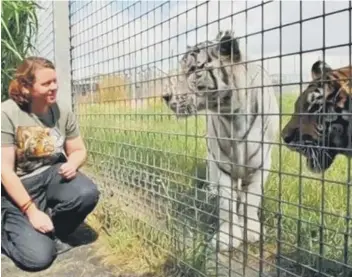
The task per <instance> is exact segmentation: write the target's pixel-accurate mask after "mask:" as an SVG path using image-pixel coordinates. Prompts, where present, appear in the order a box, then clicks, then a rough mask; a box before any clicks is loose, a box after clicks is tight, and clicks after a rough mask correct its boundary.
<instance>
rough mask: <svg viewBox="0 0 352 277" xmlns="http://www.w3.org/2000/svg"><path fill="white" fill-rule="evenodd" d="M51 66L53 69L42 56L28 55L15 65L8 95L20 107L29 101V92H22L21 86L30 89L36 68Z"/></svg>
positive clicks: (49, 62) (51, 64) (51, 65)
mask: <svg viewBox="0 0 352 277" xmlns="http://www.w3.org/2000/svg"><path fill="white" fill-rule="evenodd" d="M42 68H51V69H54V70H55V66H54V64H53V63H52V62H51V61H50V60H48V59H45V58H43V57H35V56H32V57H28V58H25V59H24V60H23V62H22V63H21V64H20V65H19V66H18V67H17V70H16V73H15V78H14V79H13V80H12V81H11V82H10V85H9V97H10V98H11V99H12V100H13V101H15V102H16V103H17V105H19V106H20V107H22V108H25V107H26V106H28V104H29V103H30V99H31V97H30V94H29V93H26V92H24V90H23V88H24V87H25V88H27V89H31V88H32V86H33V84H34V83H35V72H36V70H38V69H42Z"/></svg>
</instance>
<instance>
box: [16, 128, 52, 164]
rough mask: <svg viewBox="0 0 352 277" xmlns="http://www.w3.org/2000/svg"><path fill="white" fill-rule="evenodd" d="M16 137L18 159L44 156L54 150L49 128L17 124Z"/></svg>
mask: <svg viewBox="0 0 352 277" xmlns="http://www.w3.org/2000/svg"><path fill="white" fill-rule="evenodd" d="M16 139H17V155H18V158H19V159H20V160H22V159H37V158H44V157H47V156H49V155H51V154H53V153H54V151H55V141H54V138H53V137H52V136H51V135H50V128H43V127H39V126H30V127H27V126H19V127H18V128H17V134H16Z"/></svg>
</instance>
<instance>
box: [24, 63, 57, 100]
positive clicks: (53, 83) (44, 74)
mask: <svg viewBox="0 0 352 277" xmlns="http://www.w3.org/2000/svg"><path fill="white" fill-rule="evenodd" d="M57 89H58V85H57V80H56V72H55V70H54V69H51V68H42V69H38V70H36V72H35V83H34V84H33V87H32V91H31V97H32V101H39V102H42V103H43V104H44V105H51V104H53V103H55V102H56V94H57Z"/></svg>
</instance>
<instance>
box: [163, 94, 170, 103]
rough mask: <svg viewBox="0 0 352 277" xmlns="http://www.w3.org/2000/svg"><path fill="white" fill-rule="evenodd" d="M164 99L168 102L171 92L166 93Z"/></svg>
mask: <svg viewBox="0 0 352 277" xmlns="http://www.w3.org/2000/svg"><path fill="white" fill-rule="evenodd" d="M163 99H164V100H165V101H166V102H169V101H170V100H171V95H170V94H164V95H163Z"/></svg>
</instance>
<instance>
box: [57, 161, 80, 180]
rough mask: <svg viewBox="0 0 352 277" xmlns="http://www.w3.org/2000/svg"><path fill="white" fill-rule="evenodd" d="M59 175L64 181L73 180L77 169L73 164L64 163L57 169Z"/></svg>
mask: <svg viewBox="0 0 352 277" xmlns="http://www.w3.org/2000/svg"><path fill="white" fill-rule="evenodd" d="M59 174H60V175H61V176H62V177H64V178H65V179H68V180H70V179H73V178H74V177H76V174H77V167H76V166H75V165H74V164H73V163H70V162H66V163H64V164H62V165H61V167H60V169H59Z"/></svg>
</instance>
